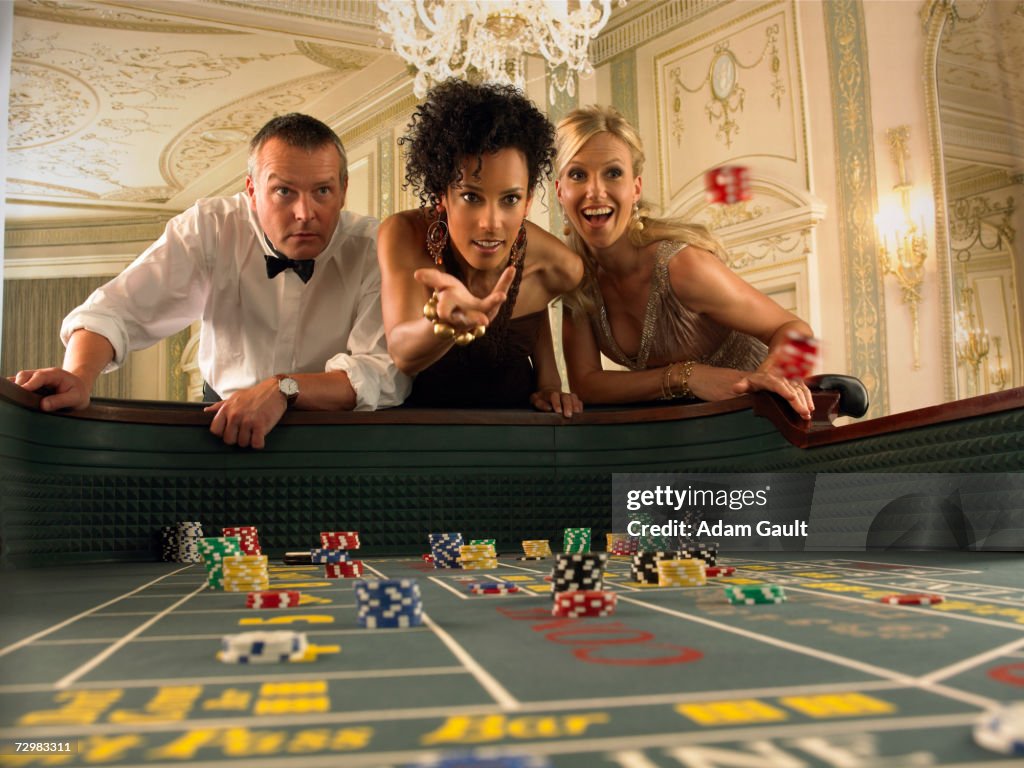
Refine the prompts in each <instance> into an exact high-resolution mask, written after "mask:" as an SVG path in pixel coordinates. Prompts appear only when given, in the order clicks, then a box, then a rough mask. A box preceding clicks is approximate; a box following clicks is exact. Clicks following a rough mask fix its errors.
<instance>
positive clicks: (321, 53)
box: [295, 40, 379, 72]
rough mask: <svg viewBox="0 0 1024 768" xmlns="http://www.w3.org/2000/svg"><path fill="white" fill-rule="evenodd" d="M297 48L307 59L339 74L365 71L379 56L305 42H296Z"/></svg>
mask: <svg viewBox="0 0 1024 768" xmlns="http://www.w3.org/2000/svg"><path fill="white" fill-rule="evenodd" d="M295 47H296V48H297V49H298V51H299V53H301V54H302V55H303V56H305V57H306V58H308V59H310V60H311V61H315V62H316V63H317V64H323V65H324V66H325V67H330V68H331V69H336V70H338V71H339V72H351V71H353V70H358V69H365V68H366V67H367V66H369V65H370V63H371V62H372V61H373V60H374V59H376V58H378V57H379V55H373V54H367V53H363V52H361V51H354V50H352V49H351V48H345V47H343V46H340V45H321V44H320V43H307V42H306V41H304V40H296V41H295Z"/></svg>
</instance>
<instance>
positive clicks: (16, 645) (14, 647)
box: [0, 565, 191, 656]
mask: <svg viewBox="0 0 1024 768" xmlns="http://www.w3.org/2000/svg"><path fill="white" fill-rule="evenodd" d="M190 567H191V566H187V565H186V566H185V567H184V568H179V569H178V570H176V571H171V572H170V573H165V574H164V575H163V576H160V577H159V578H156V579H153V580H152V581H149V582H147V583H145V584H143V585H142V586H140V587H136V588H135V589H133V590H132V591H131V592H126V593H125V594H123V595H121V596H120V597H115V598H113V599H112V600H108V601H107V602H105V603H101V604H99V605H96V606H93V607H92V608H90V609H89V610H87V611H82V612H81V613H79V614H77V615H75V616H72V617H71V618H69V619H65V620H64V621H62V622H60V623H58V624H54V625H53V626H52V627H50V628H49V629H43V630H40V631H39V632H36V633H35V634H33V635H29V636H28V637H23V638H22V639H21V640H18V641H17V642H15V643H11V644H10V645H8V646H6V647H4V648H0V656H6V655H7V654H8V653H10V652H11V651H16V650H18V649H19V648H22V647H24V646H26V645H28V644H29V643H31V642H33V641H35V640H38V639H39V638H41V637H46V636H47V635H48V634H50V633H51V632H56V631H57V630H58V629H63V628H64V627H66V626H68V625H69V624H74V623H75V622H76V621H78V620H79V619H82V618H85V617H86V616H89V615H90V614H93V613H95V612H96V611H99V610H102V609H103V608H106V607H107V606H108V605H113V604H114V603H117V602H119V601H121V600H124V599H125V598H126V597H130V596H132V595H134V594H136V593H137V592H140V591H142V590H143V589H146V587H150V586H152V585H154V584H156V583H157V582H159V581H162V580H164V579H166V578H167V577H168V576H173V575H174V574H176V573H180V572H181V571H184V570H188V568H190ZM146 615H148V614H146Z"/></svg>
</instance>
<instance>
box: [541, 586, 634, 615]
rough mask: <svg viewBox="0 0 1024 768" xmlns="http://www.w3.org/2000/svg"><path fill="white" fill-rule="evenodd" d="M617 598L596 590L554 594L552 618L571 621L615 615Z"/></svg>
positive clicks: (607, 592) (613, 594)
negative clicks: (559, 617)
mask: <svg viewBox="0 0 1024 768" xmlns="http://www.w3.org/2000/svg"><path fill="white" fill-rule="evenodd" d="M618 602H619V596H618V595H617V594H616V593H615V592H610V591H608V590H597V589H578V590H573V591H570V592H557V593H555V604H554V606H552V608H551V615H552V616H562V617H566V618H571V619H578V618H583V617H585V616H611V615H612V614H613V613H615V606H616V605H618Z"/></svg>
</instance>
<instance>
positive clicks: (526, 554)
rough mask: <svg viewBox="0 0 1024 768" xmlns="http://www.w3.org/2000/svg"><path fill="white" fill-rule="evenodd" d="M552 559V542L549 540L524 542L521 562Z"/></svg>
mask: <svg viewBox="0 0 1024 768" xmlns="http://www.w3.org/2000/svg"><path fill="white" fill-rule="evenodd" d="M546 557H551V542H550V541H548V540H547V539H529V540H527V541H524V542H523V556H522V557H520V558H519V559H520V560H543V559H544V558H546Z"/></svg>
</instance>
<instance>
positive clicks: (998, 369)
mask: <svg viewBox="0 0 1024 768" xmlns="http://www.w3.org/2000/svg"><path fill="white" fill-rule="evenodd" d="M992 341H994V342H995V343H996V363H995V365H992V366H989V369H988V380H989V383H991V384H992V386H993V387H995V388H996V389H997V390H1002V389H1004V388H1005V387H1006V385H1007V384H1009V383H1010V369H1009V368H1007V367H1006V366H1004V365H1003V348H1002V344H1001V343H1000V342H1001V341H1002V339H1000V338H999V337H998V336H993V337H992Z"/></svg>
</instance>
